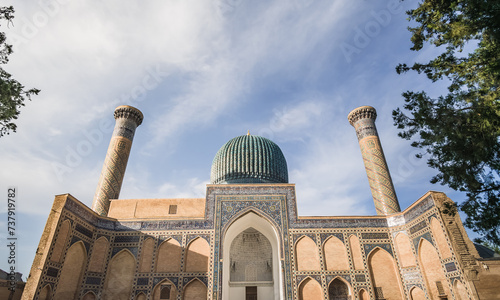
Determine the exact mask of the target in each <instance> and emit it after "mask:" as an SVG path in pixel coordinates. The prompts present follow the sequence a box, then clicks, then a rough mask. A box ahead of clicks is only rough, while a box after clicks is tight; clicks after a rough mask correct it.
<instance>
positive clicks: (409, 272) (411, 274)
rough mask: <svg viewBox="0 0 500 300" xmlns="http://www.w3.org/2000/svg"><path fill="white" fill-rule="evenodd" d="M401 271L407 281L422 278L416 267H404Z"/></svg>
mask: <svg viewBox="0 0 500 300" xmlns="http://www.w3.org/2000/svg"><path fill="white" fill-rule="evenodd" d="M401 273H402V275H403V279H404V280H405V281H406V282H410V281H420V279H421V277H420V271H419V270H418V269H416V268H411V269H406V270H405V269H403V270H402V272H401Z"/></svg>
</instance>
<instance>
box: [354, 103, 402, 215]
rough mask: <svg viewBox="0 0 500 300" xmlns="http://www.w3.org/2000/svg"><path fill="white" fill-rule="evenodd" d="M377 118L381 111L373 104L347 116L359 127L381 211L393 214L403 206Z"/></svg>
mask: <svg viewBox="0 0 500 300" xmlns="http://www.w3.org/2000/svg"><path fill="white" fill-rule="evenodd" d="M376 118H377V111H376V110H375V108H373V107H371V106H361V107H358V108H356V109H354V110H353V111H351V112H350V113H349V115H348V116H347V119H348V120H349V123H350V124H351V125H352V126H354V129H356V135H357V136H358V141H359V147H360V148H361V155H362V156H363V161H364V163H365V169H366V175H367V176H368V181H369V183H370V188H371V191H372V196H373V201H374V202H375V209H376V210H377V214H378V215H390V214H394V213H397V212H400V211H401V209H400V208H399V202H398V198H397V197H396V191H395V190H394V185H393V183H392V179H391V175H390V173H389V168H388V167H387V162H386V161H385V156H384V151H383V150H382V145H381V144H380V139H379V137H378V133H377V127H375V119H376Z"/></svg>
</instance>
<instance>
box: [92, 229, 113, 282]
mask: <svg viewBox="0 0 500 300" xmlns="http://www.w3.org/2000/svg"><path fill="white" fill-rule="evenodd" d="M108 252H109V242H108V239H107V238H105V237H103V236H102V237H100V238H98V239H97V240H96V241H95V242H94V247H93V250H92V254H91V256H90V262H89V272H98V273H102V272H104V269H105V267H106V258H108Z"/></svg>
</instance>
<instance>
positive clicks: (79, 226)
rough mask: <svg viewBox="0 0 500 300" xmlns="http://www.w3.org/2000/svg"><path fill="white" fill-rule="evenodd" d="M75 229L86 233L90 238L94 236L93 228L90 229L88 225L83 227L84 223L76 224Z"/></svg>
mask: <svg viewBox="0 0 500 300" xmlns="http://www.w3.org/2000/svg"><path fill="white" fill-rule="evenodd" d="M75 230H76V231H78V232H80V233H81V234H83V235H85V236H87V237H89V238H92V236H93V232H92V230H90V229H88V228H86V227H83V226H82V225H80V224H76V226H75Z"/></svg>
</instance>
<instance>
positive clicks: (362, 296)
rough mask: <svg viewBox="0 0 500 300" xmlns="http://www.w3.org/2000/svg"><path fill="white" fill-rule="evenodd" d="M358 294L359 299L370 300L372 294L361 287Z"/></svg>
mask: <svg viewBox="0 0 500 300" xmlns="http://www.w3.org/2000/svg"><path fill="white" fill-rule="evenodd" d="M358 295H359V300H370V295H369V294H368V292H367V291H366V290H365V289H360V290H359V292H358Z"/></svg>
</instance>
